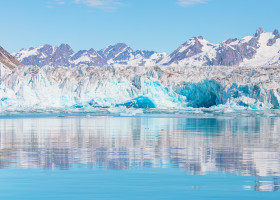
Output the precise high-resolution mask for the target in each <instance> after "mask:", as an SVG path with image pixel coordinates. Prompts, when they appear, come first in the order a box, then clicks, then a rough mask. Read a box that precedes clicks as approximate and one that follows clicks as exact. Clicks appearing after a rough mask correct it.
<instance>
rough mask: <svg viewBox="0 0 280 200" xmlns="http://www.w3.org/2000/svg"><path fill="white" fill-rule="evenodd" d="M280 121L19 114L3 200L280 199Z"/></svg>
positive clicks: (9, 123) (2, 166)
mask: <svg viewBox="0 0 280 200" xmlns="http://www.w3.org/2000/svg"><path fill="white" fill-rule="evenodd" d="M279 190H280V117H269V116H257V117H253V116H243V117H241V115H240V116H239V115H235V116H233V117H230V116H223V115H221V116H217V117H207V118H205V117H187V116H185V117H184V116H181V117H172V116H169V117H168V116H164V117H160V116H152V115H151V116H143V117H114V116H95V117H90V118H89V117H86V116H85V115H78V116H67V117H63V118H61V117H56V116H43V117H42V116H10V117H5V116H4V117H3V116H2V118H1V119H0V199H1V200H2V199H3V200H5V199H7V200H13V199H16V200H19V199H20V200H21V199H22V200H25V199H26V200H33V199H34V200H35V199H36V200H38V199H40V200H42V199H67V200H72V199H75V200H77V199H81V200H87V199H122V200H123V199H153V200H155V199H172V200H174V199H223V200H224V199H280V191H279Z"/></svg>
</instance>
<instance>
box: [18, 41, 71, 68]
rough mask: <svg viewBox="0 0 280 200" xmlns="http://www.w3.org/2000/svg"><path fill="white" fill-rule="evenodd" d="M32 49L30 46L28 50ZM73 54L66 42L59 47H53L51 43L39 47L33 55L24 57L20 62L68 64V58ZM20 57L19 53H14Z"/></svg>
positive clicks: (28, 63)
mask: <svg viewBox="0 0 280 200" xmlns="http://www.w3.org/2000/svg"><path fill="white" fill-rule="evenodd" d="M32 50H34V48H30V49H29V51H32ZM72 54H74V51H73V50H72V48H71V47H70V46H69V45H67V44H61V45H60V46H59V47H53V46H51V45H44V46H43V47H41V48H39V49H38V50H37V52H36V54H35V55H31V56H28V57H25V58H24V59H23V60H22V63H24V64H25V65H35V66H39V67H42V66H45V65H52V66H70V63H69V59H70V57H71V55H72ZM16 56H17V57H20V55H16Z"/></svg>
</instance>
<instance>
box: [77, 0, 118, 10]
mask: <svg viewBox="0 0 280 200" xmlns="http://www.w3.org/2000/svg"><path fill="white" fill-rule="evenodd" d="M75 3H77V4H84V5H87V6H90V7H96V8H101V9H105V10H114V9H117V8H118V7H120V6H123V4H122V3H120V2H118V1H115V0H75Z"/></svg>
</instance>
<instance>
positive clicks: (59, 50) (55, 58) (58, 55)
mask: <svg viewBox="0 0 280 200" xmlns="http://www.w3.org/2000/svg"><path fill="white" fill-rule="evenodd" d="M14 56H15V57H16V58H17V59H19V60H20V61H21V62H22V63H24V64H25V65H28V66H30V65H31V66H39V67H43V66H55V67H57V66H67V67H75V66H106V65H133V66H146V65H156V64H157V63H158V62H159V61H161V60H162V58H164V57H166V56H167V55H166V54H164V53H163V54H159V53H157V52H155V51H141V50H136V51H134V50H133V49H132V48H130V47H129V46H127V45H126V44H124V43H118V44H116V45H110V46H108V47H106V48H104V49H102V50H99V51H95V50H94V49H92V48H91V49H89V50H81V51H78V52H77V53H75V52H74V51H73V50H72V48H71V47H70V46H69V45H67V44H62V45H60V46H59V47H56V46H51V45H44V46H40V47H37V48H29V49H22V50H21V51H20V52H18V53H16V54H14Z"/></svg>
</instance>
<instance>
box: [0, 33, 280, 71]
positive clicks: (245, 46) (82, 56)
mask: <svg viewBox="0 0 280 200" xmlns="http://www.w3.org/2000/svg"><path fill="white" fill-rule="evenodd" d="M5 55H6V58H5ZM7 55H8V54H7V52H6V51H5V50H4V49H2V48H1V49H0V59H1V60H0V62H2V63H6V64H9V62H7ZM12 55H13V56H14V57H15V58H16V59H18V60H19V61H20V62H21V63H23V64H24V65H32V66H39V67H43V66H65V67H75V66H100V67H103V66H118V65H124V66H155V65H170V66H173V65H176V66H178V65H179V66H206V65H207V66H215V65H222V66H235V65H238V66H261V65H279V64H280V33H279V31H278V30H275V31H274V32H273V33H269V32H263V29H262V28H259V29H258V30H257V32H256V33H255V34H254V35H252V36H247V37H244V38H243V39H241V40H240V39H236V38H235V39H228V40H226V41H223V42H221V43H218V44H212V43H210V42H208V41H207V40H206V39H204V38H203V37H202V36H199V37H193V38H191V39H190V40H189V41H187V42H185V43H184V44H182V45H181V46H180V47H179V48H178V49H176V50H175V51H174V52H173V53H171V54H170V55H168V54H167V53H158V52H155V51H142V50H136V51H135V50H133V49H132V48H131V47H129V46H128V45H126V44H124V43H118V44H116V45H110V46H108V47H106V48H104V49H101V50H98V51H96V50H94V49H89V50H80V51H78V52H74V51H73V49H72V48H71V47H70V46H69V45H67V44H61V45H60V46H51V45H44V46H40V47H37V48H33V47H31V48H29V49H22V50H20V51H19V52H18V53H14V54H12ZM5 59H6V61H5ZM8 59H11V60H12V61H11V63H10V64H9V65H11V66H14V65H21V63H19V62H18V61H16V60H15V59H13V58H12V57H11V56H10V57H9V56H8Z"/></svg>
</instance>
